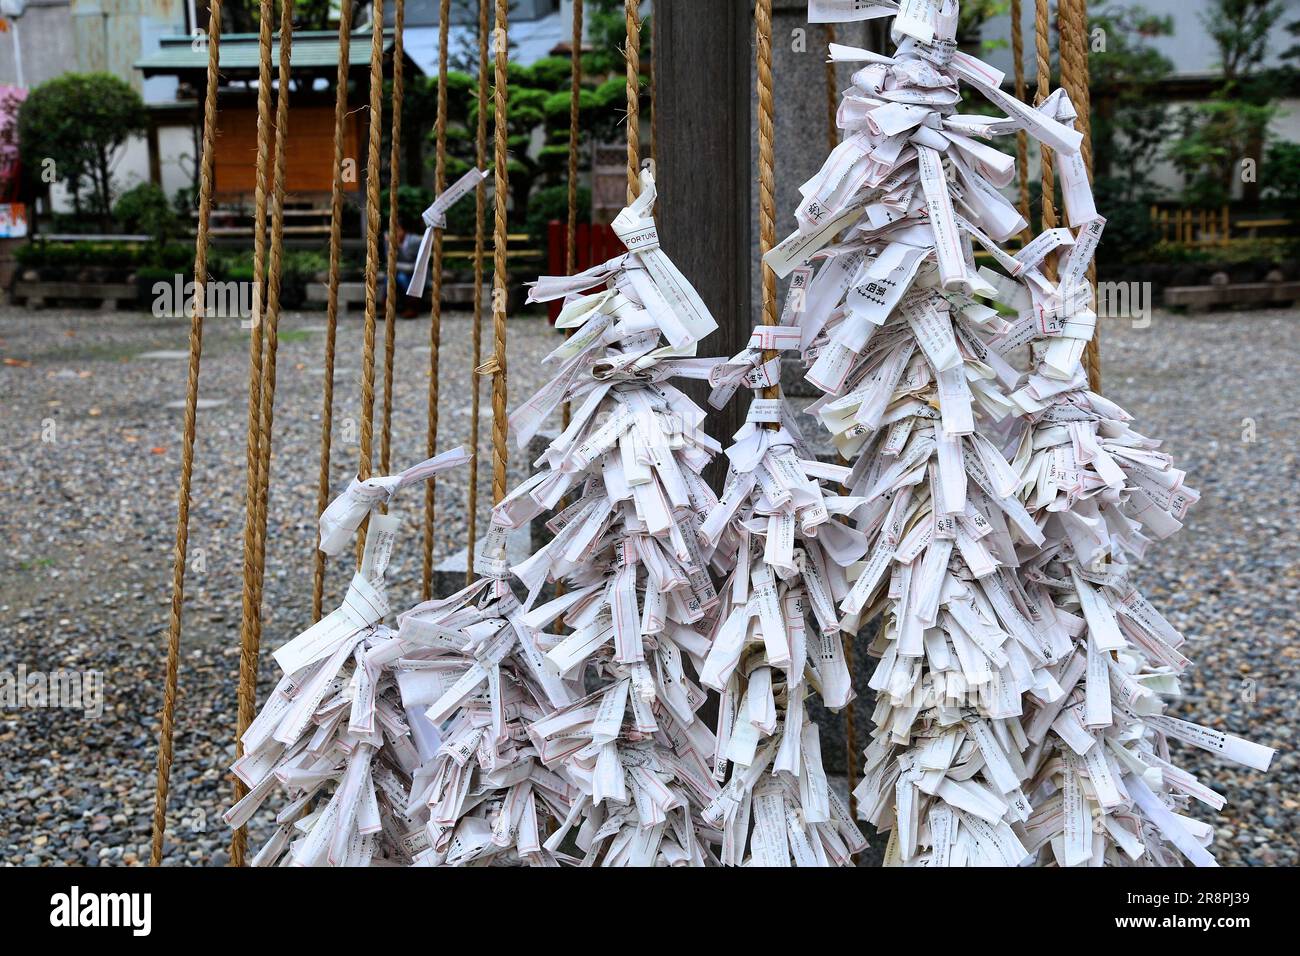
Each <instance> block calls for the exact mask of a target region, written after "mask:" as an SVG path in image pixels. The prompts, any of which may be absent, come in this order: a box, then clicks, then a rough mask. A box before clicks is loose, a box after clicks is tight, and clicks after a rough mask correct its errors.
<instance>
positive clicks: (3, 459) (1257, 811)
mask: <svg viewBox="0 0 1300 956" xmlns="http://www.w3.org/2000/svg"><path fill="white" fill-rule="evenodd" d="M1298 318H1300V316H1298V315H1297V313H1295V312H1283V311H1272V312H1257V313H1250V314H1215V315H1212V316H1209V317H1204V318H1185V317H1174V316H1169V315H1166V314H1162V313H1157V314H1156V316H1155V320H1154V322H1153V323H1152V324H1151V325H1150V327H1149V328H1145V329H1133V328H1130V327H1128V326H1127V325H1125V324H1119V323H1109V324H1108V325H1107V326H1106V328H1105V331H1104V333H1103V334H1104V342H1103V360H1104V375H1105V387H1106V391H1107V393H1108V394H1109V395H1111V396H1112V397H1113V398H1114V399H1115V400H1116V401H1118V402H1120V403H1121V404H1122V405H1124V406H1125V407H1126V408H1127V409H1128V410H1129V411H1130V412H1131V413H1133V414H1134V415H1135V416H1136V418H1137V423H1136V424H1137V426H1138V427H1139V430H1141V431H1143V432H1145V433H1146V434H1149V435H1153V436H1157V437H1162V438H1164V439H1166V449H1167V450H1169V451H1171V452H1172V453H1173V454H1174V455H1175V456H1176V458H1177V460H1178V462H1179V464H1180V466H1182V467H1185V468H1187V469H1188V471H1189V472H1190V477H1189V482H1190V483H1191V484H1193V485H1194V486H1196V487H1198V488H1199V489H1200V490H1201V491H1202V493H1203V499H1202V501H1201V502H1200V504H1199V505H1198V506H1197V507H1196V508H1194V509H1193V511H1192V514H1191V517H1190V519H1189V521H1188V527H1187V529H1186V530H1185V531H1184V532H1183V533H1181V534H1180V535H1177V536H1175V537H1174V538H1173V539H1171V540H1169V541H1166V542H1163V543H1161V544H1159V545H1157V546H1156V547H1154V548H1153V549H1152V551H1151V553H1150V554H1149V557H1148V564H1147V567H1146V568H1145V569H1144V571H1143V572H1142V575H1141V583H1142V584H1143V586H1144V588H1145V590H1146V593H1147V594H1148V595H1149V596H1150V597H1151V598H1152V600H1153V601H1154V602H1155V603H1156V604H1157V605H1158V606H1159V607H1161V608H1162V609H1163V610H1164V611H1165V612H1166V614H1167V615H1168V616H1169V617H1170V619H1171V620H1172V621H1173V622H1174V624H1175V625H1176V626H1178V627H1180V628H1181V629H1183V630H1184V632H1186V633H1187V634H1188V635H1189V636H1192V637H1193V638H1194V639H1195V640H1196V641H1197V643H1196V645H1195V646H1194V647H1193V649H1192V652H1191V656H1193V657H1194V658H1195V659H1196V660H1197V661H1198V663H1199V667H1198V668H1197V670H1196V671H1194V672H1193V674H1192V676H1191V678H1190V679H1189V680H1188V681H1186V682H1185V683H1186V691H1187V700H1186V701H1185V703H1184V704H1183V705H1182V706H1181V707H1180V709H1179V710H1178V713H1179V715H1180V716H1184V717H1188V718H1190V719H1194V720H1198V721H1202V722H1205V723H1208V724H1211V725H1213V726H1217V727H1222V728H1223V729H1226V730H1230V731H1232V732H1234V733H1238V734H1242V735H1244V736H1248V737H1250V738H1252V739H1254V740H1257V741H1260V742H1261V743H1266V744H1269V745H1271V746H1274V747H1277V748H1278V749H1279V751H1280V753H1279V757H1278V759H1277V760H1276V761H1275V763H1274V767H1273V770H1272V771H1271V772H1270V773H1269V774H1267V775H1262V774H1256V773H1253V772H1250V771H1241V772H1237V771H1236V770H1235V769H1232V768H1228V767H1226V766H1224V765H1221V764H1219V763H1217V762H1216V761H1214V760H1213V759H1212V758H1210V757H1209V756H1208V755H1206V756H1205V759H1201V757H1200V756H1199V755H1198V752H1195V751H1189V750H1187V749H1183V750H1182V752H1181V754H1180V757H1181V759H1182V762H1183V763H1184V764H1185V765H1187V766H1189V767H1191V769H1193V770H1194V771H1196V772H1198V773H1200V774H1202V776H1203V778H1204V779H1206V780H1207V781H1209V782H1211V783H1213V784H1214V786H1215V787H1216V789H1219V790H1220V791H1221V792H1224V793H1225V794H1226V795H1227V797H1228V799H1229V805H1228V806H1227V807H1226V808H1225V809H1224V811H1223V812H1222V814H1220V815H1218V816H1217V819H1216V817H1215V815H1213V814H1201V813H1200V811H1199V809H1198V810H1197V811H1195V812H1197V813H1198V814H1199V815H1201V816H1203V817H1204V818H1205V819H1211V820H1215V822H1216V825H1217V826H1218V827H1219V834H1220V836H1219V841H1218V850H1217V852H1218V854H1219V858H1220V861H1221V862H1222V863H1224V864H1225V865H1242V864H1256V865H1283V864H1295V863H1297V862H1300V853H1298V851H1297V833H1296V827H1295V823H1296V810H1297V807H1298V804H1297V802H1296V799H1297V798H1296V795H1295V793H1294V792H1293V784H1294V783H1295V781H1296V779H1297V774H1298V770H1297V762H1296V759H1295V756H1294V755H1293V753H1292V748H1291V746H1290V744H1291V739H1292V730H1291V726H1290V722H1291V720H1292V719H1293V714H1294V711H1295V708H1296V703H1297V700H1298V699H1300V693H1297V683H1296V659H1297V654H1298V653H1300V651H1298V650H1297V641H1296V637H1297V625H1296V621H1295V618H1294V615H1293V612H1292V608H1293V607H1294V606H1295V604H1296V603H1297V601H1298V600H1300V577H1298V572H1297V570H1296V567H1295V566H1294V565H1293V564H1292V560H1293V556H1294V555H1295V553H1296V550H1297V549H1296V545H1297V532H1296V528H1295V520H1296V518H1297V515H1298V514H1300V507H1298V506H1297V496H1298V494H1300V493H1298V492H1297V484H1296V478H1297V476H1296V444H1297V438H1298V437H1300V408H1298V407H1297V406H1296V404H1295V402H1294V400H1293V399H1291V398H1290V397H1289V396H1291V395H1293V394H1294V388H1293V382H1294V380H1293V369H1294V368H1295V367H1296V365H1297V351H1300V348H1298V346H1297V344H1296V336H1295V334H1294V329H1295V323H1296V321H1297V319H1298ZM322 332H323V317H322V316H321V315H320V314H319V313H314V314H303V315H286V316H285V317H284V319H283V320H282V326H281V342H280V362H279V370H280V371H279V382H278V389H277V402H276V427H275V441H276V443H275V458H274V460H273V463H272V489H273V490H272V496H271V502H270V522H271V524H270V530H269V532H268V554H267V583H266V604H267V610H266V623H265V635H266V636H265V640H264V641H263V644H264V648H268V649H269V647H274V646H277V645H278V644H280V643H282V642H283V640H285V639H287V638H288V637H291V636H292V635H293V634H294V633H296V632H297V631H298V630H300V629H301V627H302V626H304V624H305V623H306V621H307V617H308V610H309V608H310V595H311V570H310V569H311V563H310V555H311V553H312V547H313V544H314V535H315V515H314V505H315V494H316V491H315V489H316V473H317V462H318V447H319V430H320V403H321V380H322V371H321V368H322V364H323V362H322V353H323V340H324V336H323V334H322ZM246 334H247V333H245V332H242V331H241V330H240V329H239V327H238V325H237V324H236V323H235V322H234V321H233V320H217V321H213V322H211V323H209V328H208V330H207V335H206V337H205V342H204V356H203V359H204V362H203V372H202V376H201V389H200V394H201V396H202V398H203V399H204V400H206V401H212V402H215V403H216V404H214V405H212V406H211V407H206V408H204V409H203V410H201V411H200V417H199V424H200V429H199V443H198V451H197V456H196V463H195V484H194V508H193V510H192V513H191V516H192V530H191V537H190V546H191V569H190V571H189V573H188V576H187V582H188V584H187V604H186V614H185V633H184V643H183V648H184V659H183V664H182V672H181V690H182V697H181V700H180V704H179V723H178V730H177V750H176V764H175V769H174V771H173V785H172V798H171V803H170V807H171V814H170V818H169V820H170V824H171V829H170V831H169V833H170V839H169V841H168V845H167V850H166V855H167V861H168V862H169V863H174V864H185V863H189V864H213V863H216V864H220V863H224V862H226V849H225V848H226V846H227V844H228V832H227V831H226V829H225V828H224V826H223V825H222V823H221V821H220V819H219V815H220V811H221V809H222V808H223V807H224V806H225V805H226V802H227V799H228V795H229V783H228V781H227V777H226V770H225V768H226V766H227V765H228V763H229V761H230V759H231V756H232V754H233V746H232V744H231V743H230V740H231V737H232V736H233V727H234V723H235V713H234V710H235V708H234V696H235V695H234V686H235V682H236V677H235V673H236V669H237V663H238V657H237V654H238V652H237V649H236V648H237V644H238V629H239V594H240V561H241V556H242V547H241V535H242V527H243V507H242V505H243V489H244V475H243V462H244V438H245V416H246V407H245V403H244V400H243V398H242V396H243V395H245V394H246V388H247V347H246ZM427 335H428V331H427V323H425V322H419V321H416V322H402V323H399V326H398V349H397V374H396V386H395V390H394V398H395V410H394V422H393V436H394V438H393V441H394V444H393V447H394V453H393V464H394V470H396V468H399V467H403V466H404V465H405V464H409V463H411V462H414V461H417V460H419V459H420V458H422V457H424V454H423V451H424V432H425V421H424V413H423V411H422V410H423V408H424V407H425V402H426V399H425V395H426V390H427V382H428V362H429V354H428V346H427ZM360 338H361V336H360V322H359V320H357V319H355V318H353V319H349V320H345V321H344V322H343V324H342V325H341V337H340V345H341V349H340V354H341V357H340V359H339V362H338V365H339V372H338V375H337V378H336V382H337V387H336V413H335V434H334V440H335V449H336V455H335V463H334V469H333V475H332V479H333V482H334V486H335V489H336V490H339V489H341V488H342V487H343V485H344V484H345V483H346V481H347V480H348V478H350V476H351V475H352V474H353V472H354V469H355V465H354V463H355V460H356V443H355V440H351V441H350V440H349V439H352V438H353V432H354V431H355V426H354V424H353V422H355V420H356V418H357V417H358V415H359V408H360V398H359V394H360V386H359V379H360V374H359V369H360V364H361V363H360V358H359V349H360V345H359V343H360ZM510 342H511V346H510V375H511V386H512V387H511V399H512V404H513V402H516V401H518V400H519V399H521V398H522V397H524V396H525V395H527V394H531V392H532V391H533V390H534V389H535V388H537V387H538V386H539V385H540V384H541V383H542V380H543V375H542V369H541V368H540V363H539V361H538V360H539V359H540V358H541V356H542V355H544V354H545V353H546V352H547V351H549V349H550V348H551V347H552V346H553V344H554V342H555V338H554V333H553V332H551V331H550V330H549V329H548V327H547V326H546V325H545V323H544V322H541V321H534V320H529V319H520V320H517V321H515V322H513V323H512V324H511V329H510ZM186 347H187V325H186V323H184V322H183V321H180V320H170V319H155V318H152V317H148V316H141V315H138V314H130V313H96V312H86V311H60V310H48V311H43V312H36V313H32V312H26V311H23V310H18V309H15V308H13V307H6V306H0V357H3V360H4V364H3V365H0V401H2V402H3V409H4V420H5V421H6V422H8V423H9V426H8V428H7V430H6V432H5V435H4V437H3V439H0V493H3V494H4V496H5V499H6V501H7V505H6V506H5V507H4V509H3V512H0V540H3V541H4V543H5V544H6V547H5V548H4V549H3V550H0V621H2V622H3V624H4V632H3V637H4V640H3V645H2V646H0V671H9V672H11V673H18V669H19V667H20V666H22V665H25V666H26V668H27V669H28V671H29V672H36V671H57V670H65V671H87V670H95V671H99V672H102V674H103V675H104V677H103V680H104V688H105V689H104V712H103V715H102V716H100V717H98V718H94V717H87V716H83V714H81V713H80V712H78V711H76V710H54V709H33V708H26V709H21V710H14V709H12V708H8V707H7V705H5V704H3V703H0V774H3V794H4V795H3V797H0V861H3V862H4V863H6V864H10V865H24V864H25V865H37V864H50V863H89V864H133V863H140V862H147V860H148V841H149V830H150V820H151V813H152V804H153V799H152V797H153V768H154V759H155V749H154V748H155V735H156V730H157V721H156V713H157V710H158V706H159V701H160V698H161V692H160V682H161V674H162V669H163V661H164V659H165V640H166V620H167V605H168V603H169V583H170V576H171V574H170V569H171V544H172V537H173V534H174V522H175V490H174V489H175V483H176V478H177V475H178V472H179V461H180V440H179V429H180V423H181V414H182V413H181V410H180V408H179V407H173V403H178V402H180V400H181V399H183V397H184V386H185V368H186V363H185V359H184V357H183V355H182V356H180V357H166V356H161V357H154V358H146V357H143V353H148V352H157V351H162V352H179V353H183V352H184V350H185V349H186ZM469 355H470V322H469V321H468V320H467V319H466V318H465V317H464V316H459V315H456V316H449V317H447V318H446V319H444V325H443V362H442V369H443V372H442V395H443V399H442V402H441V419H442V421H441V428H440V434H441V436H442V438H441V440H440V444H441V446H442V447H444V448H446V447H450V446H452V445H454V444H456V443H459V442H463V441H465V440H467V436H468V431H469V408H470V399H469V388H470V377H469V373H468V368H469V365H470V359H469ZM484 397H485V402H484V441H483V443H482V444H481V447H480V453H481V457H482V458H483V459H484V461H486V452H487V450H488V442H487V440H486V439H487V435H488V433H489V431H490V418H489V417H488V416H489V415H490V405H489V403H488V402H487V401H486V397H487V396H486V389H485V394H484ZM349 419H351V421H349ZM1252 429H1253V434H1251V430H1252ZM1250 438H1253V440H1246V439H1250ZM526 468H527V462H525V461H524V460H523V458H522V456H520V455H515V456H514V460H513V462H512V468H511V482H512V483H513V482H514V481H516V480H518V479H520V478H522V477H523V476H524V474H525V470H526ZM485 470H486V465H485ZM465 484H466V477H465V475H464V474H463V473H461V474H454V475H451V476H447V477H444V478H443V479H442V480H441V481H440V485H439V499H438V500H439V502H440V508H439V516H438V521H437V524H438V532H439V541H438V552H439V555H440V556H446V555H450V554H451V553H453V552H454V551H456V550H457V549H458V548H459V547H461V546H462V545H463V536H464V524H465V521H464V516H465V513H466V509H465V505H464V500H465ZM482 484H483V487H484V488H485V492H486V487H487V486H488V480H487V479H486V478H485V479H484V481H483V482H482ZM403 507H404V508H405V509H406V510H408V511H413V510H418V508H419V498H418V495H412V496H411V497H409V498H407V499H406V500H405V501H401V500H399V505H398V508H399V510H402V509H403ZM409 528H410V531H409V533H408V537H407V539H406V540H405V541H404V542H403V544H404V546H405V547H404V555H405V560H404V561H403V562H402V563H401V564H400V566H397V567H395V568H394V569H393V570H392V571H390V580H392V581H393V591H394V595H395V597H396V601H395V603H399V604H400V602H401V600H403V599H404V598H406V597H412V598H413V597H414V596H415V593H416V590H417V586H416V578H417V576H418V572H419V558H418V554H419V546H418V542H417V539H416V533H415V523H414V522H413V521H412V522H410V523H409ZM345 574H346V572H345V570H344V569H343V568H342V567H341V566H339V567H335V568H334V569H333V571H332V573H331V574H330V576H329V579H328V581H327V591H326V603H327V605H331V603H332V602H331V598H333V599H337V596H338V595H339V594H341V592H342V589H343V588H344V587H345V584H346V581H345ZM266 656H267V655H265V654H264V659H263V662H262V670H261V675H262V685H263V688H262V689H263V692H265V690H266V689H267V687H268V686H269V684H270V683H271V681H272V680H273V678H274V676H275V667H274V663H273V662H272V661H269V660H267V659H266ZM253 841H254V845H256V834H254V836H253Z"/></svg>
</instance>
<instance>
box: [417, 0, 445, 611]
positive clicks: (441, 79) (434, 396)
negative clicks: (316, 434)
mask: <svg viewBox="0 0 1300 956" xmlns="http://www.w3.org/2000/svg"><path fill="white" fill-rule="evenodd" d="M450 19H451V0H442V3H441V5H440V6H439V8H438V120H437V133H436V138H437V149H436V153H437V155H436V158H435V161H434V186H433V191H434V195H441V194H442V191H443V190H444V189H446V188H447V31H448V28H449V23H448V21H449V20H450ZM429 268H430V271H431V272H432V273H433V283H432V285H433V292H432V296H433V304H432V305H431V306H430V309H429V427H428V431H427V434H426V436H425V446H426V448H427V449H428V452H429V457H430V458H432V457H433V456H434V455H436V454H437V453H438V389H439V386H440V383H439V381H438V364H439V363H438V359H439V357H440V355H441V350H442V230H441V229H435V230H434V231H433V263H432V265H430V267H429ZM437 496H438V480H437V478H436V477H434V478H430V479H429V480H428V481H426V482H425V483H424V562H423V566H422V570H423V573H422V576H421V584H420V592H421V594H422V595H423V596H424V599H425V600H426V601H427V600H428V599H429V598H431V597H433V542H434V515H435V511H436V508H437Z"/></svg>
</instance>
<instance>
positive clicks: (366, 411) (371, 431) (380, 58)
mask: <svg viewBox="0 0 1300 956" xmlns="http://www.w3.org/2000/svg"><path fill="white" fill-rule="evenodd" d="M370 17H371V20H372V21H373V23H372V25H371V29H370V114H369V137H368V140H369V141H368V143H367V148H366V319H365V330H364V332H363V333H362V335H363V345H362V356H361V450H360V453H359V454H358V457H357V477H358V478H360V479H362V480H363V481H364V480H365V479H367V478H369V477H370V469H371V465H372V461H371V456H372V453H373V450H374V440H375V309H376V304H375V303H376V299H377V297H378V293H379V289H378V287H379V176H380V164H381V163H382V161H383V160H382V159H381V156H380V149H379V144H380V124H381V123H382V122H383V108H384V100H383V94H384V89H383V86H384V0H374V3H373V5H372V7H371V10H370ZM367 526H368V522H365V521H363V522H362V523H361V528H360V529H359V530H358V534H357V565H358V566H360V564H361V554H362V552H363V551H364V550H365V546H366V544H365V542H366V534H365V529H366V527H367Z"/></svg>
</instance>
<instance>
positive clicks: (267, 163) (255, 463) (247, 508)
mask: <svg viewBox="0 0 1300 956" xmlns="http://www.w3.org/2000/svg"><path fill="white" fill-rule="evenodd" d="M259 16H260V23H259V35H258V60H259V62H258V71H257V185H256V192H255V198H254V201H253V210H254V211H253V328H252V333H251V335H250V336H249V342H248V433H247V436H246V438H245V443H246V447H245V468H246V471H247V474H246V477H245V485H244V556H243V557H244V562H243V591H242V594H243V603H242V607H241V612H240V614H241V616H240V625H239V636H240V643H241V645H242V644H244V643H246V642H247V641H249V640H250V637H249V635H250V634H251V632H252V630H253V628H254V627H255V626H256V624H255V622H256V620H257V618H258V616H259V615H260V614H261V607H260V605H259V603H258V601H257V586H256V584H255V583H254V574H255V572H254V567H255V563H254V561H253V547H252V542H253V540H254V539H255V537H256V527H257V506H256V501H257V489H258V487H259V486H260V483H261V482H260V479H259V476H258V468H259V467H260V466H261V462H262V456H261V452H260V449H259V446H258V440H257V429H258V424H259V423H260V421H261V415H262V361H263V358H262V351H263V342H264V341H265V336H266V327H265V321H264V320H265V317H266V309H265V303H266V208H267V193H268V186H269V178H270V175H271V173H270V170H271V162H272V160H271V141H272V137H273V135H274V132H273V130H274V127H273V125H272V122H273V121H272V118H271V38H272V30H273V29H274V25H275V6H274V2H273V0H261V6H260V11H259ZM241 673H242V663H241ZM238 746H239V745H238V742H236V747H238ZM239 787H240V784H239V783H238V782H236V784H235V792H236V793H238V792H239Z"/></svg>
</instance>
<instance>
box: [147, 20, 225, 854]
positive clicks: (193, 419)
mask: <svg viewBox="0 0 1300 956" xmlns="http://www.w3.org/2000/svg"><path fill="white" fill-rule="evenodd" d="M220 45H221V0H210V3H209V6H208V76H207V86H206V88H205V89H204V98H203V154H202V159H201V161H200V163H199V224H198V236H197V238H196V240H195V244H194V282H195V289H196V291H198V294H197V295H195V297H194V301H193V303H192V304H191V305H190V364H189V376H188V378H187V379H186V383H185V421H184V425H183V426H182V431H181V478H180V488H179V490H178V492H177V496H176V543H175V546H174V547H173V549H172V603H171V613H170V615H169V618H168V624H167V673H166V676H165V678H164V680H163V705H162V714H161V715H160V718H159V719H160V721H161V727H160V728H159V732H158V774H157V780H156V781H155V784H154V802H153V842H152V845H151V847H150V851H149V865H150V866H160V865H161V864H162V850H163V837H164V836H165V834H166V832H167V797H168V794H169V792H170V790H171V770H172V747H173V742H174V738H175V731H176V689H177V684H178V682H179V675H180V656H181V612H182V610H183V609H184V607H185V561H186V557H187V555H188V552H189V547H190V482H191V479H192V478H193V475H194V439H195V434H196V431H197V426H198V421H197V419H198V401H199V362H200V358H201V357H202V352H203V309H204V305H205V303H204V297H203V294H202V290H203V289H205V288H206V287H207V283H208V225H209V223H208V220H209V218H210V216H211V212H212V172H213V165H214V163H215V161H216V149H215V140H216V132H217V82H218V76H217V67H218V63H219V58H220V52H219V51H220Z"/></svg>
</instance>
